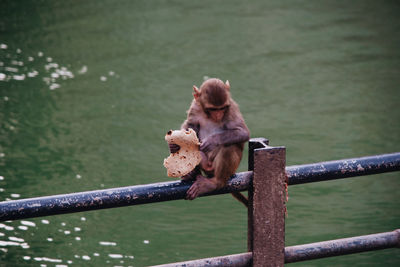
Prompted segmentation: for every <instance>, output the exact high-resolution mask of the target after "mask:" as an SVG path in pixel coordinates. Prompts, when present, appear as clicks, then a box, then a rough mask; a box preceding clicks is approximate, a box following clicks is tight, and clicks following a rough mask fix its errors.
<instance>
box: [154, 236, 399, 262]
mask: <svg viewBox="0 0 400 267" xmlns="http://www.w3.org/2000/svg"><path fill="white" fill-rule="evenodd" d="M395 247H400V230H395V231H392V232H386V233H379V234H372V235H364V236H357V237H350V238H342V239H336V240H330V241H324V242H317V243H311V244H305V245H298V246H290V247H286V248H285V263H292V262H298V261H305V260H313V259H320V258H326V257H333V256H340V255H347V254H353V253H360V252H366V251H373V250H380V249H387V248H395ZM251 264H252V253H251V252H246V253H241V254H235V255H228V256H221V257H214V258H207V259H199V260H193V261H185V262H176V263H170V264H163V265H157V266H153V267H183V266H185V267H199V266H209V267H220V266H221V267H222V266H226V267H245V266H251Z"/></svg>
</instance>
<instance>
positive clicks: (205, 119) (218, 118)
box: [169, 78, 250, 206]
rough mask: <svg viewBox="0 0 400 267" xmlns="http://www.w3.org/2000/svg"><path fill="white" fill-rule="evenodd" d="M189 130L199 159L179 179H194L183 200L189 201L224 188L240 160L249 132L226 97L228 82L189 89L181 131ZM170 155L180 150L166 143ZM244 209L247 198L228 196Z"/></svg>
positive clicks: (208, 81)
mask: <svg viewBox="0 0 400 267" xmlns="http://www.w3.org/2000/svg"><path fill="white" fill-rule="evenodd" d="M189 128H192V129H193V130H194V131H195V132H196V134H197V136H198V138H199V140H200V153H201V156H202V160H201V162H200V164H199V165H198V166H196V168H195V169H194V170H193V171H192V172H190V173H189V174H188V175H186V176H183V177H182V179H183V180H194V183H193V184H192V186H191V187H190V188H189V190H188V191H187V193H186V199H189V200H193V199H195V198H196V197H198V196H200V195H203V194H205V193H208V192H211V191H214V190H216V189H220V188H222V187H224V186H225V185H226V183H227V181H228V179H229V177H231V176H232V175H233V174H234V173H235V171H236V169H237V168H238V166H239V163H240V161H241V159H242V153H243V148H244V144H245V142H247V141H248V140H249V138H250V131H249V129H248V128H247V125H246V123H245V122H244V119H243V116H242V114H241V113H240V110H239V106H238V104H237V103H236V102H235V101H234V100H233V99H232V97H231V94H230V84H229V81H226V82H225V83H224V82H223V81H221V80H220V79H217V78H211V79H207V80H206V81H204V82H203V84H202V85H201V86H200V89H199V88H197V87H196V86H195V85H194V86H193V100H192V103H191V105H190V108H189V110H188V111H187V118H186V120H185V121H184V122H183V124H182V125H181V129H182V130H188V129H189ZM169 149H170V152H171V153H175V152H177V151H179V149H180V147H179V145H176V144H170V145H169ZM232 194H233V196H234V197H235V198H237V199H238V200H239V201H240V202H242V203H243V204H244V205H246V206H247V199H246V197H245V196H243V195H242V194H241V193H232Z"/></svg>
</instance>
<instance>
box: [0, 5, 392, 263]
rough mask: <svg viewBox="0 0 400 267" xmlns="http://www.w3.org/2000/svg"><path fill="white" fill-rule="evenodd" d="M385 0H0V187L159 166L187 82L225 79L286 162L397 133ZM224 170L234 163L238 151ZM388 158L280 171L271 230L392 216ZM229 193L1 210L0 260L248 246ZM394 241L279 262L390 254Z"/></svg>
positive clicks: (343, 231)
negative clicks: (23, 215)
mask: <svg viewBox="0 0 400 267" xmlns="http://www.w3.org/2000/svg"><path fill="white" fill-rule="evenodd" d="M399 12H400V6H399V4H398V3H397V2H394V1H384V2H376V1H352V2H348V1H334V2H332V1H289V2H284V3H282V2H281V1H268V2H265V1H252V2H251V3H248V2H242V1H219V2H218V3H216V2H214V1H202V2H188V1H101V2H99V1H68V2H61V1H7V0H3V1H1V2H0V200H1V201H3V200H10V199H22V198H28V197H35V196H43V195H53V194H61V193H71V192H80V191H85V190H96V189H103V188H111V187H120V186H128V185H136V184H147V183H154V182H161V181H170V178H168V177H167V176H166V171H165V169H164V167H163V166H162V162H163V159H164V157H166V156H167V155H168V148H167V145H166V143H165V141H164V135H165V133H166V132H167V131H168V130H170V129H176V128H178V127H179V126H180V124H181V122H182V121H183V120H184V118H185V111H186V110H187V108H188V106H189V104H190V101H191V97H192V96H191V90H192V89H191V88H192V85H193V84H196V85H200V84H201V83H202V81H203V80H204V79H205V78H207V77H220V78H221V79H224V80H226V79H229V81H230V83H231V86H232V95H233V97H234V98H235V99H236V101H237V102H238V103H239V105H240V107H241V110H242V113H243V115H244V118H245V120H246V122H247V124H248V126H249V128H250V130H251V136H252V137H266V138H268V139H270V141H271V145H275V146H280V145H283V146H286V149H287V164H288V165H293V164H302V163H311V162H319V161H324V160H335V159H341V158H349V157H358V156H366V155H373V154H380V153H389V152H396V151H400V145H399V144H400V135H399V133H400V108H399V103H400V91H399V84H400V50H399V47H400V19H399V16H398V14H399ZM244 157H245V159H244V160H243V162H242V164H241V166H240V168H239V171H245V170H246V168H247V166H246V158H247V152H246V153H245V156H244ZM399 178H400V176H399V174H397V173H391V174H384V175H373V176H368V177H362V178H361V177H360V178H354V179H349V180H338V181H331V182H324V183H315V184H309V185H297V186H292V187H290V188H289V194H290V199H289V203H288V212H289V215H288V218H287V220H286V244H287V245H295V244H304V243H309V242H317V241H323V240H329V239H336V238H343V237H349V236H355V235H364V234H371V233H376V232H385V231H391V230H394V229H397V228H399V227H400V224H399V222H400V210H399V208H398V206H399V204H400V200H399V199H400V193H399V188H400V179H399ZM246 238H247V212H246V211H245V209H244V208H243V207H242V206H241V204H240V203H237V202H236V201H235V200H233V199H232V197H231V196H230V195H224V196H214V197H207V198H201V199H197V200H195V201H191V202H189V201H173V202H165V203H158V204H151V205H144V206H135V207H126V208H118V209H110V210H102V211H94V212H87V213H79V214H69V215H60V216H53V217H43V218H37V219H30V220H22V221H14V222H5V223H2V224H0V261H1V263H0V265H1V266H45V265H46V266H57V265H59V266H147V265H151V264H161V263H168V262H175V261H183V260H189V259H197V258H203V257H212V256H220V255H227V254H234V253H241V252H245V251H246V250H247V247H246V246H247V241H246ZM399 263H400V254H399V253H398V251H397V250H396V249H391V250H386V251H378V252H368V253H362V254H356V255H348V256H343V257H337V258H331V259H323V260H315V261H310V262H306V263H296V264H292V265H294V266H296V265H298V266H332V265H335V266H377V265H382V266H398V265H399Z"/></svg>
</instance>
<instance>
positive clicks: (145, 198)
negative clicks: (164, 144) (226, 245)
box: [0, 138, 400, 266]
mask: <svg viewBox="0 0 400 267" xmlns="http://www.w3.org/2000/svg"><path fill="white" fill-rule="evenodd" d="M285 157H286V156H285V148H284V147H270V146H268V140H266V139H263V138H255V139H251V140H250V142H249V160H248V163H249V171H247V172H241V173H237V174H235V175H234V176H233V177H231V179H230V180H229V182H228V184H227V186H226V187H224V188H223V189H221V190H218V191H214V192H211V193H209V194H207V195H217V194H225V193H231V192H238V191H245V190H248V191H249V209H248V218H249V219H248V249H249V252H247V253H242V254H236V255H228V256H222V257H215V258H209V259H200V260H195V261H189V262H183V263H173V264H167V265H160V266H203V265H205V263H207V266H282V265H283V264H284V263H290V262H296V261H303V260H310V259H316V258H321V257H330V256H338V255H345V254H349V253H357V252H362V251H369V250H377V249H385V248H392V247H399V246H400V230H395V231H392V232H387V233H380V234H372V235H367V236H360V237H352V238H345V239H338V240H332V241H325V242H319V243H312V244H306V245H298V246H291V247H286V248H285V247H284V217H285V215H284V210H285V184H286V185H297V184H303V183H311V182H319V181H326V180H332V179H342V178H350V177H355V176H362V175H369V174H377V173H384V172H392V171H399V170H400V153H392V154H384V155H376V156H369V157H362V158H352V159H343V160H337V161H328V162H321V163H314V164H305V165H297V166H288V167H286V164H285V160H286V159H285ZM191 185H192V182H187V181H174V182H164V183H154V184H147V185H137V186H127V187H120V188H110V189H104V190H95V191H87V192H79V193H72V194H63V195H54V196H46V197H36V198H29V199H20V200H12V201H3V202H0V221H7V220H18V219H25V218H34V217H40V216H49V215H57V214H65V213H74V212H83V211H90V210H98V209H106V208H116V207H123V206H131V205H140V204H148V203H155V202H162V201H169V200H178V199H184V198H185V195H186V191H187V190H188V189H189V188H190V186H191ZM207 195H206V196H207ZM266 200H268V201H266ZM265 222H271V223H267V224H266V223H265ZM265 233H268V235H266V234H265Z"/></svg>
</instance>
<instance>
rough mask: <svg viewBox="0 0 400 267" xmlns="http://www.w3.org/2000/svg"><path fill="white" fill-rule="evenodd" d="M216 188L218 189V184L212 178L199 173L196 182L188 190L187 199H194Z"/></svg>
mask: <svg viewBox="0 0 400 267" xmlns="http://www.w3.org/2000/svg"><path fill="white" fill-rule="evenodd" d="M215 189H217V185H216V184H214V183H213V182H212V180H211V179H207V178H206V177H204V176H201V175H198V176H197V178H196V182H194V184H193V185H192V186H191V187H190V188H189V190H188V191H187V193H186V199H189V200H193V199H195V198H196V197H198V196H200V195H203V194H205V193H208V192H211V191H214V190H215Z"/></svg>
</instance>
